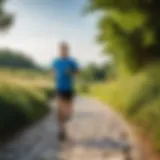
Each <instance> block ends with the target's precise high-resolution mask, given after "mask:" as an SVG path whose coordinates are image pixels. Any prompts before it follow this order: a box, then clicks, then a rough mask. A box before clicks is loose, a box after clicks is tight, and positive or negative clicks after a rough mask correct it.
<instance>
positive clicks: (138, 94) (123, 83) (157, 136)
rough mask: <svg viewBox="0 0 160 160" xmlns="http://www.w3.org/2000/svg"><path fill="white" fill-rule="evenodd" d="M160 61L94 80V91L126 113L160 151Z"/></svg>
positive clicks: (92, 89) (94, 94) (91, 88)
mask: <svg viewBox="0 0 160 160" xmlns="http://www.w3.org/2000/svg"><path fill="white" fill-rule="evenodd" d="M159 70H160V65H159V64H154V65H151V66H148V67H146V68H145V69H144V70H143V71H141V72H140V73H138V74H137V75H134V76H132V77H128V78H124V79H119V80H116V81H111V82H107V83H106V84H104V83H99V84H93V85H91V87H90V93H89V94H90V95H91V96H93V97H96V98H98V99H100V100H102V101H103V102H105V103H107V104H109V105H111V106H112V107H114V109H115V110H117V111H119V112H121V113H122V114H124V115H125V116H126V117H127V119H130V120H131V121H132V122H134V123H135V124H136V125H137V126H138V127H140V128H141V129H142V130H143V131H144V133H146V135H148V136H151V139H152V141H153V144H154V146H155V147H156V149H157V150H159V151H160V129H159V126H160V74H159Z"/></svg>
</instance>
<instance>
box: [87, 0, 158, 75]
mask: <svg viewBox="0 0 160 160" xmlns="http://www.w3.org/2000/svg"><path fill="white" fill-rule="evenodd" d="M88 9H89V11H99V12H100V13H102V14H100V17H101V18H100V21H99V31H100V33H99V36H98V38H97V39H98V41H99V42H100V43H102V44H103V46H104V52H105V53H106V52H107V53H110V54H111V55H112V56H113V58H114V60H115V63H116V64H117V66H118V69H119V70H120V71H121V73H122V70H123V71H125V72H126V71H127V72H130V73H133V72H136V71H138V70H139V69H141V68H143V67H144V66H145V65H146V64H148V63H150V62H152V61H155V60H160V44H159V43H160V21H159V16H160V1H157V0H90V5H89V7H88Z"/></svg>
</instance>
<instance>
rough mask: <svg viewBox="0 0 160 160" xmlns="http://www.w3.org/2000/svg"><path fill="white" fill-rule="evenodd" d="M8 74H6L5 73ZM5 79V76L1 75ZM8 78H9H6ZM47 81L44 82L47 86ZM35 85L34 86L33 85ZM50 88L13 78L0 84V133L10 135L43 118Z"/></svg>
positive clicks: (35, 82) (46, 108) (36, 81)
mask: <svg viewBox="0 0 160 160" xmlns="http://www.w3.org/2000/svg"><path fill="white" fill-rule="evenodd" d="M6 74H8V73H6ZM3 77H5V74H3ZM8 77H9V76H8ZM10 78H11V77H10ZM47 82H48V81H45V83H46V84H47ZM35 84H36V85H35ZM48 88H50V86H49V85H48V87H47V85H44V84H43V83H42V82H40V80H39V77H38V78H37V79H34V80H33V81H30V80H29V81H27V79H26V81H25V82H24V81H23V79H20V78H17V80H16V78H15V77H13V78H11V79H5V81H1V83H0V133H1V135H2V134H8V133H12V132H13V131H15V130H16V129H18V128H19V127H22V126H24V125H25V124H28V123H32V122H34V121H36V120H38V119H40V118H41V117H43V116H44V115H45V114H46V113H47V112H48V110H49V108H48V107H47V90H48Z"/></svg>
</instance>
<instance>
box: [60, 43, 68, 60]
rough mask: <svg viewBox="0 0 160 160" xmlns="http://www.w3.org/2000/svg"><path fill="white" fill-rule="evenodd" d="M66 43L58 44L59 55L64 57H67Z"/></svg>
mask: <svg viewBox="0 0 160 160" xmlns="http://www.w3.org/2000/svg"><path fill="white" fill-rule="evenodd" d="M68 51H69V49H68V45H67V44H65V43H64V44H60V56H61V57H63V58H65V57H68Z"/></svg>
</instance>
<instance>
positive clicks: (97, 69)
mask: <svg viewBox="0 0 160 160" xmlns="http://www.w3.org/2000/svg"><path fill="white" fill-rule="evenodd" d="M110 70H111V66H110V65H109V64H103V65H101V66H98V65H97V64H94V63H90V64H89V65H87V66H86V67H85V68H83V69H82V71H81V73H80V78H81V79H82V80H83V81H86V82H93V81H104V80H106V79H107V78H108V76H109V74H108V73H109V72H110Z"/></svg>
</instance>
